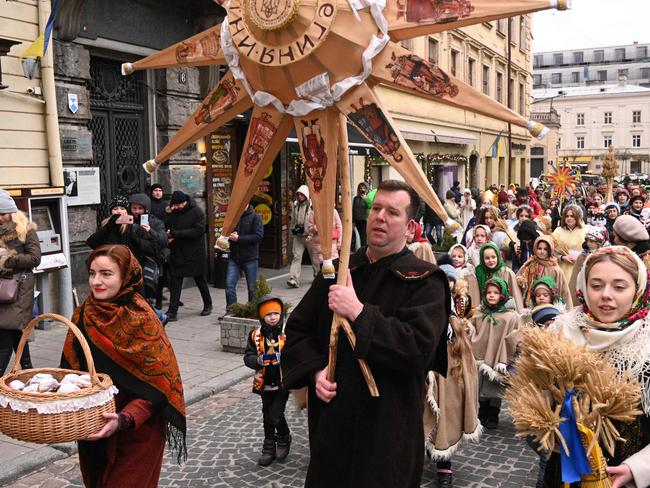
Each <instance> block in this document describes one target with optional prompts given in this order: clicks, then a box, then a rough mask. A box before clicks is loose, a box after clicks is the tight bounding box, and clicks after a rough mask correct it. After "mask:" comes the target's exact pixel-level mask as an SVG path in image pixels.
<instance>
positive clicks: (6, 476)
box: [0, 446, 69, 486]
mask: <svg viewBox="0 0 650 488" xmlns="http://www.w3.org/2000/svg"><path fill="white" fill-rule="evenodd" d="M68 456H69V454H66V453H65V452H63V451H60V450H58V449H55V448H54V447H50V446H44V447H43V448H42V449H39V450H38V451H37V452H36V453H32V454H31V455H30V456H29V458H16V459H13V460H11V461H8V462H4V463H2V472H1V473H0V486H4V485H5V484H7V483H11V482H13V481H16V479H18V478H21V477H23V476H25V475H27V474H29V473H31V472H33V471H35V470H36V469H40V468H42V467H43V466H45V465H47V464H50V463H53V462H54V461H59V460H61V459H65V458H67V457H68Z"/></svg>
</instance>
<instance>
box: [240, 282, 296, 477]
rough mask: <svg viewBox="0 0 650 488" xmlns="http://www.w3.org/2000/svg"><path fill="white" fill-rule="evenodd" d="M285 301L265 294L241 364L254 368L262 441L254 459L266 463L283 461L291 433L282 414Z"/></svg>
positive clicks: (260, 302) (267, 464) (286, 397)
mask: <svg viewBox="0 0 650 488" xmlns="http://www.w3.org/2000/svg"><path fill="white" fill-rule="evenodd" d="M283 309H284V304H283V303H282V300H280V298H278V297H276V296H274V295H264V296H263V297H262V298H261V299H260V301H259V303H258V305H257V312H258V316H259V320H260V324H261V326H260V327H258V328H257V329H255V330H253V331H252V332H251V333H250V335H249V337H248V344H247V345H246V352H245V353H244V364H246V366H248V367H249V368H251V369H254V370H255V371H256V373H255V376H254V377H253V393H257V394H258V395H260V396H261V397H262V413H263V415H264V444H263V446H262V455H261V456H260V458H259V459H258V461H257V464H259V465H260V466H269V465H270V464H271V463H272V462H273V461H274V460H275V459H277V460H278V461H284V460H285V459H286V457H287V456H288V455H289V448H290V446H291V432H290V431H289V425H288V424H287V420H286V419H285V417H284V410H285V407H286V405H287V400H288V399H289V392H288V391H286V390H284V389H283V388H282V383H281V377H280V355H281V352H282V348H283V347H284V342H285V336H284V317H283Z"/></svg>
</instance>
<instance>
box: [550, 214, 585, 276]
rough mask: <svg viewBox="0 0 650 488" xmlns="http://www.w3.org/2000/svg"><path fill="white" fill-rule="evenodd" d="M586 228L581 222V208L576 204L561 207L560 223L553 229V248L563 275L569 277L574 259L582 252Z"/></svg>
mask: <svg viewBox="0 0 650 488" xmlns="http://www.w3.org/2000/svg"><path fill="white" fill-rule="evenodd" d="M586 233H587V229H586V227H585V226H584V224H583V220H582V210H581V209H580V207H578V206H577V205H566V206H565V207H564V208H563V209H562V218H561V219H560V225H559V226H558V228H557V229H555V230H554V231H553V238H554V239H555V250H556V252H557V254H558V256H559V262H560V268H561V269H562V272H563V273H564V277H565V278H566V279H567V280H569V279H571V272H572V271H573V267H574V265H575V262H576V259H577V258H578V256H579V255H580V253H581V252H582V243H583V242H584V240H585V234H586Z"/></svg>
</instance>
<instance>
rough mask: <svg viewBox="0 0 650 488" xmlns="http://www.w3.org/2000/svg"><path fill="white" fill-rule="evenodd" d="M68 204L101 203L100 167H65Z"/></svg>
mask: <svg viewBox="0 0 650 488" xmlns="http://www.w3.org/2000/svg"><path fill="white" fill-rule="evenodd" d="M63 184H64V189H65V194H66V196H67V197H68V206H74V205H93V204H95V203H101V196H100V193H99V188H100V186H99V185H100V181H99V168H74V167H69V168H63Z"/></svg>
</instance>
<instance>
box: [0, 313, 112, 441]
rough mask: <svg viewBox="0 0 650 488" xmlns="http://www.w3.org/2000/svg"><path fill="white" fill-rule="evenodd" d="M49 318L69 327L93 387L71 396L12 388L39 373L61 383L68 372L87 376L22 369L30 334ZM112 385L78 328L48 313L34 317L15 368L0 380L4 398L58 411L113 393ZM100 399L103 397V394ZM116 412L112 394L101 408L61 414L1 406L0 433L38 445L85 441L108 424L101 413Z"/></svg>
mask: <svg viewBox="0 0 650 488" xmlns="http://www.w3.org/2000/svg"><path fill="white" fill-rule="evenodd" d="M48 318H49V319H53V320H56V321H57V322H61V323H63V324H65V325H67V326H68V327H69V328H70V330H72V332H73V333H74V335H75V337H76V338H77V340H78V341H79V343H80V344H81V348H82V349H83V353H84V356H85V357H86V364H87V365H88V370H89V374H90V379H91V383H92V386H90V387H88V388H83V389H82V390H81V391H76V392H72V393H25V392H22V391H20V390H14V389H12V388H10V387H9V383H11V382H12V381H13V380H20V381H22V382H23V383H26V382H27V381H28V380H29V379H30V378H31V377H32V376H34V375H35V374H37V373H49V374H51V375H52V376H53V377H54V378H56V380H57V381H61V380H62V379H63V377H64V376H65V375H66V374H69V373H76V374H88V373H84V372H81V371H73V370H69V369H60V368H35V369H26V370H20V358H21V356H22V354H23V349H24V348H25V343H26V342H27V338H28V337H29V334H30V333H31V332H32V330H33V329H34V327H35V326H36V324H37V323H38V322H40V321H41V320H44V319H48ZM112 386H113V382H112V380H111V378H110V377H109V376H108V375H106V374H102V373H97V372H96V371H95V364H94V362H93V358H92V355H91V353H90V348H89V347H88V343H87V342H86V339H85V338H84V336H83V335H82V334H81V331H80V330H79V329H78V328H77V326H76V325H74V324H73V323H72V322H70V321H69V320H68V319H66V318H65V317H62V316H61V315H57V314H52V313H46V314H43V315H39V316H38V317H35V318H34V319H32V320H31V322H29V324H27V327H25V330H24V331H23V336H22V339H21V340H20V344H19V346H18V350H17V351H16V359H15V361H14V365H13V367H12V369H11V371H10V372H9V373H8V374H6V375H4V376H3V377H2V378H0V395H1V396H3V397H5V398H4V399H9V401H14V400H15V401H25V402H31V403H33V404H37V405H39V407H41V406H42V407H43V408H48V409H54V410H56V409H57V408H58V407H59V405H61V404H68V405H69V404H70V403H71V402H70V400H72V401H73V403H74V400H83V399H86V397H91V396H92V395H97V394H101V393H106V390H109V391H110V390H113V388H112ZM99 396H100V397H101V395H99ZM49 407H51V408H49ZM114 412H115V399H114V398H113V396H112V395H110V399H108V400H107V401H106V403H103V404H102V405H98V406H93V407H89V408H82V409H77V410H76V411H63V412H60V413H39V412H38V411H37V409H36V408H31V409H29V410H28V411H27V412H22V411H20V410H16V409H14V408H12V406H11V405H10V404H8V405H7V406H6V407H3V406H2V405H0V431H1V432H2V433H4V434H6V435H8V436H9V437H13V438H14V439H18V440H20V441H27V442H36V443H38V444H55V443H59V442H69V441H75V440H81V439H85V438H87V437H88V436H89V435H91V434H94V433H96V432H98V431H100V430H101V428H102V427H103V426H104V424H105V423H106V421H105V419H104V417H103V415H102V414H104V413H114Z"/></svg>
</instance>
